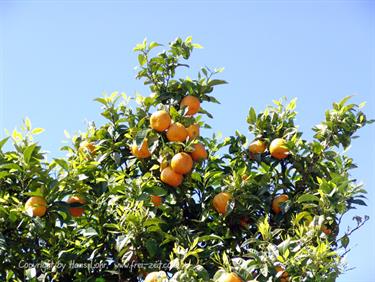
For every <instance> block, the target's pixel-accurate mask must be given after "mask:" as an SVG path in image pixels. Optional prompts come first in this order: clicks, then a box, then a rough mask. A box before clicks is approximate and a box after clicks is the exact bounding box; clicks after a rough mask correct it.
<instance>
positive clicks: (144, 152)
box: [131, 138, 151, 159]
mask: <svg viewBox="0 0 375 282" xmlns="http://www.w3.org/2000/svg"><path fill="white" fill-rule="evenodd" d="M131 151H132V154H133V155H134V156H135V157H137V158H138V159H145V158H149V157H150V156H151V153H150V151H149V150H148V140H147V138H145V139H144V140H143V142H142V144H141V147H140V148H139V147H138V146H137V144H133V146H132V148H131Z"/></svg>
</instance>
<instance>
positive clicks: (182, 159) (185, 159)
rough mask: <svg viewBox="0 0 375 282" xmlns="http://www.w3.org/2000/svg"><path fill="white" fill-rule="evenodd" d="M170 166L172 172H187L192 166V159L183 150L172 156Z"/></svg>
mask: <svg viewBox="0 0 375 282" xmlns="http://www.w3.org/2000/svg"><path fill="white" fill-rule="evenodd" d="M171 167H172V169H173V170H174V172H177V173H179V174H187V173H189V172H190V171H191V169H192V168H193V160H192V158H191V157H190V155H189V154H186V153H184V152H182V153H178V154H176V155H174V156H173V158H172V160H171Z"/></svg>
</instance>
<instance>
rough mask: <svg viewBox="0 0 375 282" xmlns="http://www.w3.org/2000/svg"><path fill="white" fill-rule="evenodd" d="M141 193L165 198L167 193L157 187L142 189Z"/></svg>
mask: <svg viewBox="0 0 375 282" xmlns="http://www.w3.org/2000/svg"><path fill="white" fill-rule="evenodd" d="M143 192H145V193H148V194H150V195H154V196H165V195H167V193H168V191H167V190H166V189H164V188H162V187H159V186H148V187H146V188H144V189H143Z"/></svg>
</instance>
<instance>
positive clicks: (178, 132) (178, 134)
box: [167, 122, 188, 142]
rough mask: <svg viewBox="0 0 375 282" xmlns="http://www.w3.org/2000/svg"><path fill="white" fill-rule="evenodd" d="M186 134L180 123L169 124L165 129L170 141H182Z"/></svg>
mask: <svg viewBox="0 0 375 282" xmlns="http://www.w3.org/2000/svg"><path fill="white" fill-rule="evenodd" d="M187 136H188V132H187V130H186V128H185V126H183V125H182V124H181V123H179V122H176V123H173V124H171V126H170V127H169V128H168V131H167V139H168V140H169V141H172V142H184V141H185V140H186V138H187Z"/></svg>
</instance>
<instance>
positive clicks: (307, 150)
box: [0, 37, 371, 281]
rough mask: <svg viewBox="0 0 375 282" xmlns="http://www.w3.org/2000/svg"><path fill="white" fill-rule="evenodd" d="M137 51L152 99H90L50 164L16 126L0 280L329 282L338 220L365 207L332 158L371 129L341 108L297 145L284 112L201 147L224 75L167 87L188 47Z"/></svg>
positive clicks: (285, 107)
mask: <svg viewBox="0 0 375 282" xmlns="http://www.w3.org/2000/svg"><path fill="white" fill-rule="evenodd" d="M158 46H160V44H158V43H155V42H151V43H148V42H146V41H144V42H142V43H140V44H138V45H137V46H136V47H135V49H134V50H135V51H136V52H137V53H138V61H139V68H138V73H137V78H138V79H142V80H143V81H144V83H145V84H146V85H148V86H149V87H150V93H151V94H150V95H148V96H145V97H143V96H140V95H137V96H136V97H134V98H131V97H128V96H126V95H125V94H123V93H113V94H111V95H109V96H105V97H102V98H98V99H96V101H97V102H99V103H100V104H101V105H102V113H101V114H102V116H103V117H104V118H105V120H106V121H105V122H104V124H102V125H101V126H97V125H95V124H94V123H91V124H89V126H88V128H87V131H86V132H83V133H80V134H78V135H76V136H73V137H72V138H71V139H72V144H71V145H69V146H65V147H63V148H62V149H63V150H65V151H66V152H67V156H66V157H64V158H55V159H53V160H52V161H48V160H47V157H46V154H45V153H44V152H43V151H42V150H41V148H40V146H39V145H38V144H37V143H36V142H35V141H34V139H33V137H34V135H36V134H39V133H41V131H42V129H40V128H34V129H33V128H32V125H31V122H30V120H28V119H26V120H25V123H24V126H23V128H22V131H21V132H18V131H17V130H15V131H14V132H13V134H12V135H11V136H10V137H8V138H6V139H4V140H2V141H1V142H0V149H1V148H2V147H4V145H5V144H6V142H7V141H8V139H9V138H12V140H13V145H14V146H13V147H14V149H12V150H10V151H5V152H4V151H3V150H0V188H1V189H0V202H1V205H0V280H2V281H25V280H32V281H36V280H42V281H43V280H45V281H51V280H54V281H73V280H74V281H334V280H335V278H336V277H338V276H339V275H340V274H341V273H342V272H343V271H344V270H345V265H344V263H343V256H344V255H345V254H346V253H347V251H348V250H349V249H348V245H349V239H350V235H351V234H352V232H353V231H355V230H357V229H358V228H359V227H361V226H362V225H363V224H364V222H365V221H367V220H368V217H364V218H362V217H359V216H356V217H355V219H356V222H357V224H356V226H354V227H353V228H352V229H351V230H348V231H346V232H340V233H339V228H340V223H341V219H342V217H343V216H344V215H345V214H346V213H347V212H348V211H349V210H351V209H353V208H355V206H356V205H365V202H364V198H365V196H364V195H365V193H366V191H365V190H364V189H363V188H362V187H361V186H360V185H359V184H357V182H356V180H355V179H353V178H352V177H351V176H350V173H349V172H350V170H351V169H353V168H354V167H355V164H354V163H353V160H352V158H350V157H348V156H347V155H346V153H345V151H344V150H343V149H346V148H348V146H349V145H350V143H351V139H352V138H354V137H355V135H354V134H355V133H356V131H357V130H358V129H359V128H361V127H363V126H364V125H366V124H367V123H370V122H371V121H367V120H366V116H365V115H364V113H363V112H361V110H360V108H361V107H362V105H359V106H358V105H355V104H348V99H349V98H345V99H343V100H342V101H341V102H339V103H334V104H333V109H331V110H328V111H326V114H325V120H324V121H323V122H322V123H321V124H319V125H317V126H315V127H314V128H313V130H314V132H315V135H314V137H313V138H312V139H311V140H306V139H303V137H302V132H300V131H299V130H298V127H297V126H296V125H295V123H294V119H295V116H296V112H295V106H296V102H295V100H292V101H291V102H290V103H286V101H285V100H281V101H274V106H269V107H267V108H266V109H265V110H264V111H263V112H261V113H258V114H257V113H256V112H255V110H254V109H253V108H250V110H249V114H248V118H247V122H248V125H249V133H250V134H251V135H252V138H251V139H249V137H250V134H249V133H246V134H245V135H244V134H242V133H240V132H238V131H236V133H235V135H234V136H230V137H226V138H224V139H220V138H218V137H217V136H216V135H213V136H212V137H203V136H200V134H199V132H200V128H210V126H209V125H208V124H207V123H206V119H204V117H209V118H212V116H211V114H210V113H208V112H207V111H206V110H205V109H204V108H205V105H206V104H207V103H210V102H213V103H218V101H217V100H216V99H215V98H214V97H213V96H212V94H211V93H212V92H213V90H214V87H215V86H217V85H220V84H224V83H226V82H225V81H223V80H220V79H216V78H215V76H216V75H217V74H218V73H220V72H221V71H222V70H221V69H218V70H210V69H208V68H207V67H206V68H202V69H201V71H200V72H199V73H198V76H197V78H196V79H192V78H189V77H186V78H185V79H182V78H180V79H178V78H176V73H177V72H178V70H179V69H180V68H186V67H188V65H187V64H186V60H187V59H188V58H189V57H190V55H191V52H192V50H193V49H194V48H199V47H200V45H198V44H194V43H192V42H191V37H188V38H187V39H186V40H182V39H180V38H177V39H176V40H175V41H173V42H171V43H170V44H169V48H168V50H167V51H163V52H161V53H158V54H156V55H154V53H153V49H154V48H156V47H158Z"/></svg>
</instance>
